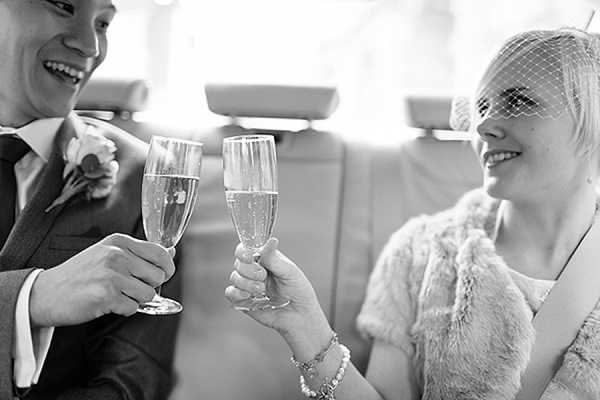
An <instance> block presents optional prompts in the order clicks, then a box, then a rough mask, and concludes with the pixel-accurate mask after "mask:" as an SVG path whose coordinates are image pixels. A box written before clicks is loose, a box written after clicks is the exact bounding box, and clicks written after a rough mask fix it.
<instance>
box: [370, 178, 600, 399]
mask: <svg viewBox="0 0 600 400" xmlns="http://www.w3.org/2000/svg"><path fill="white" fill-rule="evenodd" d="M498 205H499V201H498V200H496V199H492V198H491V197H489V196H488V195H487V194H486V193H485V191H483V190H482V189H477V190H474V191H472V192H469V193H467V194H466V195H465V196H464V197H463V198H462V199H461V200H460V201H459V202H458V204H457V205H456V206H455V208H454V209H452V210H449V211H445V212H442V213H439V214H436V215H433V216H421V217H417V218H415V219H413V220H411V221H409V222H408V223H407V224H406V225H405V226H404V227H402V228H401V229H400V230H399V231H397V232H396V233H395V234H394V235H392V237H391V238H390V241H389V243H388V244H387V246H386V248H385V249H384V251H383V252H382V254H381V257H380V259H379V261H378V263H377V266H376V268H375V270H374V271H373V274H372V275H371V278H370V282H369V288H368V291H367V298H366V300H365V303H364V305H363V309H362V311H361V313H360V315H359V317H358V326H359V329H360V330H361V331H362V332H363V333H364V334H365V335H367V336H370V337H375V338H377V339H380V340H384V341H386V342H389V343H392V344H394V345H396V346H398V347H400V348H401V349H403V350H404V351H405V352H407V354H409V355H411V356H412V359H413V364H414V366H415V370H416V371H417V376H418V378H419V380H420V383H421V387H422V392H423V399H427V400H433V399H436V400H438V399H439V400H442V399H443V400H448V399H461V400H463V399H507V400H508V399H513V398H514V396H515V394H516V393H517V392H518V390H519V387H520V378H521V374H522V373H523V371H524V369H525V367H526V366H527V363H528V361H529V354H530V351H531V347H532V343H533V341H534V338H535V332H534V330H533V325H532V323H531V320H532V318H533V313H532V311H531V309H530V308H529V306H528V305H527V302H526V300H525V298H524V296H523V294H522V293H521V291H520V290H519V289H518V287H517V286H516V284H515V283H514V282H513V280H512V279H511V277H510V275H509V270H508V266H507V265H506V264H505V263H504V261H503V260H502V258H501V257H500V256H498V255H497V254H496V252H495V249H494V244H493V242H492V240H491V239H490V234H491V232H492V231H493V227H494V224H495V219H496V213H497V208H498ZM559 373H560V374H564V377H565V379H568V380H569V381H571V382H573V383H574V384H575V386H576V387H577V388H578V389H579V390H581V391H582V392H583V393H586V394H588V395H589V397H590V398H600V310H599V309H598V307H597V308H596V310H595V311H594V312H593V313H592V314H591V315H590V316H589V317H588V319H587V320H586V323H585V325H584V326H583V328H582V330H581V332H580V334H579V336H578V338H577V339H576V340H575V342H574V343H573V345H572V346H571V347H570V348H569V350H568V352H567V355H566V356H565V360H564V363H563V366H562V368H561V369H560V371H559Z"/></svg>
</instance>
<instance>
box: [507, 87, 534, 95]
mask: <svg viewBox="0 0 600 400" xmlns="http://www.w3.org/2000/svg"><path fill="white" fill-rule="evenodd" d="M531 92H532V90H531V89H529V88H528V87H527V86H516V87H511V88H508V89H505V90H503V91H502V92H501V93H500V97H502V98H505V97H510V96H514V95H515V94H523V93H531Z"/></svg>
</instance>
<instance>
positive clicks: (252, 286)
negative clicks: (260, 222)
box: [225, 238, 331, 358]
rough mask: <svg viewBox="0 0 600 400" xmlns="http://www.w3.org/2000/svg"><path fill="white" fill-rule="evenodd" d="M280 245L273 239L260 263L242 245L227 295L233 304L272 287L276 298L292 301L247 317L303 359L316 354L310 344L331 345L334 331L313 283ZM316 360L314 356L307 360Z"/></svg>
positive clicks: (238, 250)
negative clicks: (273, 332) (280, 338)
mask: <svg viewBox="0 0 600 400" xmlns="http://www.w3.org/2000/svg"><path fill="white" fill-rule="evenodd" d="M277 245H278V241H277V239H276V238H271V239H269V241H267V243H266V244H265V246H264V247H263V249H262V251H261V257H260V259H259V260H258V261H254V260H255V258H254V257H253V251H252V250H250V249H248V248H247V247H246V246H244V245H243V244H241V243H240V244H239V245H238V246H237V248H236V250H235V256H236V260H235V264H234V267H235V270H234V271H233V272H232V273H231V277H230V280H231V283H232V286H229V287H227V289H226V290H225V295H226V296H227V298H228V299H229V301H230V302H232V304H233V303H236V302H238V301H240V300H243V299H247V298H249V297H251V296H252V295H255V294H257V293H261V292H264V289H265V285H268V286H269V290H270V291H271V292H272V293H273V294H274V295H276V296H280V297H284V298H287V299H290V300H291V301H290V304H289V305H288V306H287V307H282V308H278V309H273V310H268V311H248V312H247V314H248V315H250V316H251V317H252V318H254V319H255V320H256V321H257V322H259V323H260V324H262V325H264V326H267V327H269V328H273V329H275V330H277V331H278V332H279V333H280V334H281V335H282V336H283V338H284V339H285V340H286V342H288V344H289V345H290V347H291V348H292V351H294V354H296V353H298V354H296V356H297V357H300V356H301V354H300V353H302V352H304V351H305V349H308V353H311V352H312V350H311V348H312V346H311V345H307V344H308V342H314V343H315V346H316V347H317V348H320V347H321V346H322V344H323V343H324V341H325V342H327V341H328V340H329V338H330V337H331V328H330V326H329V323H328V321H327V318H326V317H325V314H324V313H323V311H322V309H321V307H320V305H319V301H318V299H317V295H316V293H315V291H314V289H313V287H312V285H311V284H310V282H309V280H308V279H307V278H306V276H305V275H304V273H303V272H302V270H300V268H298V266H296V264H295V263H294V262H292V261H291V260H290V259H289V258H287V257H286V256H285V255H283V254H282V253H281V252H279V251H278V250H277ZM267 271H268V272H269V273H267ZM323 338H324V339H323ZM312 356H314V353H313V354H310V355H309V356H307V357H308V358H312Z"/></svg>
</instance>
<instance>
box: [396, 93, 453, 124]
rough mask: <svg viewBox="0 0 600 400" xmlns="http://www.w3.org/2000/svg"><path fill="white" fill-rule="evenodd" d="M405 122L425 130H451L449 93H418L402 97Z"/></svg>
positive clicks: (450, 97)
mask: <svg viewBox="0 0 600 400" xmlns="http://www.w3.org/2000/svg"><path fill="white" fill-rule="evenodd" d="M404 104H405V111H406V113H405V115H406V124H407V125H408V126H410V127H413V128H420V129H424V130H426V131H432V130H452V128H451V127H450V110H451V108H452V96H451V95H450V94H442V93H440V94H433V93H418V94H408V95H406V96H405V98H404Z"/></svg>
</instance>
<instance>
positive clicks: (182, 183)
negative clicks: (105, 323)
mask: <svg viewBox="0 0 600 400" xmlns="http://www.w3.org/2000/svg"><path fill="white" fill-rule="evenodd" d="M201 166H202V143H199V142H194V141H190V140H184V139H177V138H167V137H161V136H152V139H151V141H150V150H149V153H148V157H147V158H146V166H145V168H144V181H143V184H142V220H143V224H144V232H146V238H147V239H148V241H150V242H153V243H157V244H160V245H161V246H163V247H165V248H171V247H173V246H175V245H176V244H177V242H179V239H181V236H182V235H183V232H184V231H185V228H186V226H187V224H188V222H189V221H190V217H191V215H192V211H193V210H194V205H195V204H196V197H197V196H198V183H199V182H200V168H201ZM182 309H183V307H182V306H181V304H180V303H179V302H177V301H175V300H172V299H168V298H165V297H162V296H161V295H160V286H159V287H158V288H157V293H156V294H155V296H154V298H153V299H152V300H151V301H149V302H147V303H143V304H140V305H139V306H138V312H141V313H144V314H150V315H169V314H176V313H178V312H180V311H181V310H182Z"/></svg>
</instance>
